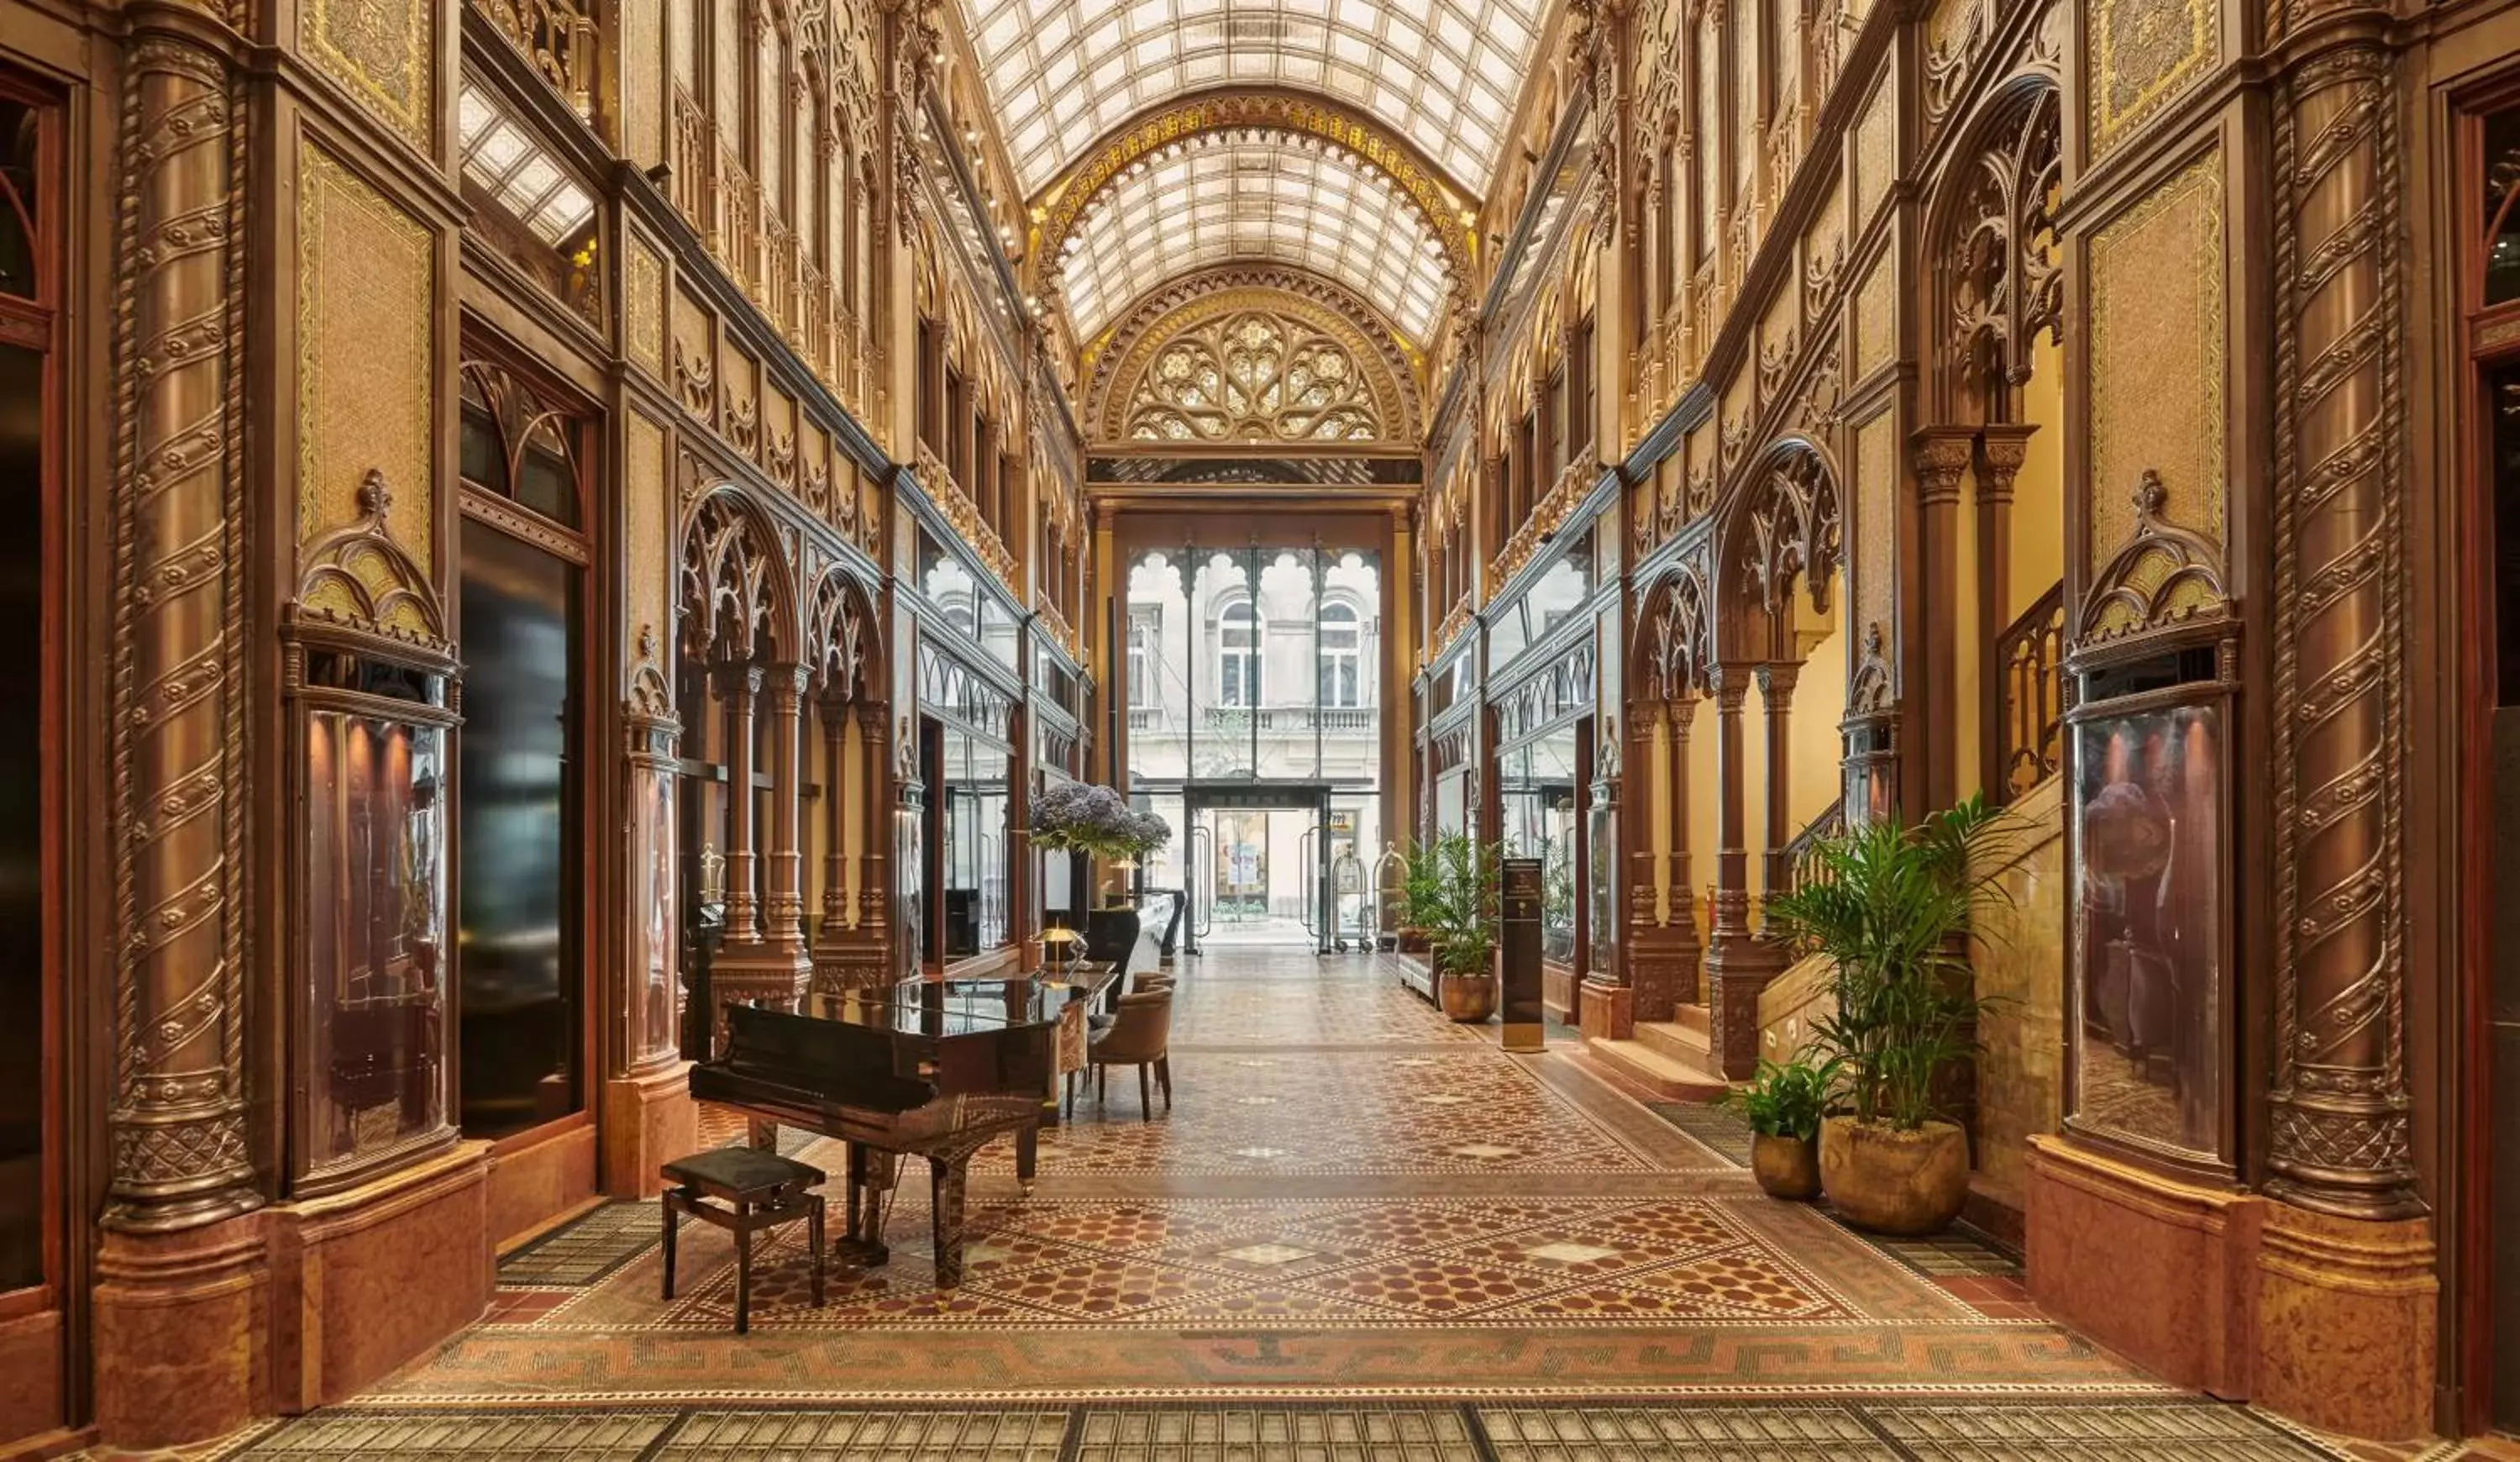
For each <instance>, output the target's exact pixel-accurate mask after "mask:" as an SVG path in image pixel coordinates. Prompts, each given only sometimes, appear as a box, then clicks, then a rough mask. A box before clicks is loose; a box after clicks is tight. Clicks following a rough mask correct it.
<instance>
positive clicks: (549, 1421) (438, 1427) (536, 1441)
mask: <svg viewBox="0 0 2520 1462" xmlns="http://www.w3.org/2000/svg"><path fill="white" fill-rule="evenodd" d="M676 1420H677V1417H676V1415H675V1413H673V1412H671V1411H608V1412H589V1411H567V1412H559V1413H548V1412H534V1411H514V1412H488V1413H482V1412H471V1413H452V1414H449V1413H427V1412H424V1413H417V1414H409V1415H404V1414H394V1413H387V1414H382V1415H379V1414H373V1413H366V1412H319V1413H317V1414H316V1415H313V1416H308V1417H302V1418H299V1419H298V1420H296V1421H293V1422H291V1423H288V1424H286V1425H284V1426H282V1427H281V1428H280V1429H279V1430H277V1431H275V1432H272V1433H270V1434H268V1435H267V1436H265V1437H264V1438H263V1439H260V1440H258V1441H255V1442H253V1443H251V1444H250V1445H248V1447H247V1448H246V1449H245V1450H244V1451H242V1452H241V1453H237V1454H236V1455H239V1456H243V1457H250V1458H265V1457H268V1458H290V1459H304V1462H313V1459H321V1458H333V1457H358V1458H377V1459H401V1458H410V1459H414V1462H418V1459H423V1458H431V1457H484V1458H501V1459H513V1462H634V1459H636V1458H639V1457H641V1456H644V1455H646V1454H647V1451H648V1448H649V1446H650V1445H652V1443H653V1442H654V1441H655V1440H656V1439H657V1438H658V1437H660V1436H662V1435H664V1433H665V1431H666V1429H667V1428H669V1427H671V1426H673V1425H674V1423H675V1421H676Z"/></svg>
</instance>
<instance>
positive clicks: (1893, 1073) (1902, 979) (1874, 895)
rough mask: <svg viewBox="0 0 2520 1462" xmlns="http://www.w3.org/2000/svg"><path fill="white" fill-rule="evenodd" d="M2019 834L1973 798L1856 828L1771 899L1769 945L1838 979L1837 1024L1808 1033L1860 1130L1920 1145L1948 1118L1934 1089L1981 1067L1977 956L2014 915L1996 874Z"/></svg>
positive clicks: (1825, 846) (1828, 842)
mask: <svg viewBox="0 0 2520 1462" xmlns="http://www.w3.org/2000/svg"><path fill="white" fill-rule="evenodd" d="M2016 827H2017V823H2016V821H2015V820H2014V819H2012V818H2010V817H2008V816H2007V815H2006V814H2005V813H2004V812H2003V809H2002V808H2000V807H1995V806H1992V805H1990V804H1989V803H1988V802H1987V801H1986V800H1985V798H1984V797H1983V796H1979V795H1973V796H1971V797H1970V798H1969V799H1968V800H1965V801H1963V802H1960V803H1959V804H1958V805H1957V806H1954V807H1952V808H1950V809H1949V810H1947V811H1943V812H1937V813H1935V814H1933V815H1932V816H1930V817H1927V818H1926V819H1925V820H1924V821H1922V822H1920V823H1918V824H1916V825H1915V826H1913V827H1907V826H1903V825H1902V824H1901V823H1900V822H1899V821H1898V820H1897V819H1895V818H1891V819H1883V820H1880V821H1876V822H1872V823H1869V824H1868V825H1865V826H1863V827H1858V828H1851V829H1849V830H1848V831H1846V832H1844V833H1841V834H1838V835H1836V836H1835V837H1831V838H1827V839H1823V840H1822V841H1821V842H1820V843H1819V844H1818V845H1816V846H1815V848H1814V850H1813V866H1812V872H1811V874H1810V875H1809V876H1808V877H1807V878H1806V879H1805V881H1804V882H1803V883H1802V884H1801V885H1800V886H1799V887H1796V888H1793V889H1788V890H1785V891H1780V892H1778V893H1776V894H1774V895H1772V896H1771V897H1770V898H1769V900H1768V905H1767V921H1768V922H1767V932H1768V934H1769V935H1770V936H1772V937H1777V938H1780V939H1782V940H1783V941H1784V942H1785V943H1786V944H1788V945H1789V946H1791V947H1792V948H1793V949H1794V950H1795V951H1796V952H1797V953H1798V954H1820V955H1823V956H1824V957H1826V958H1827V959H1828V961H1829V963H1830V965H1831V967H1832V973H1831V976H1830V987H1831V993H1832V994H1834V995H1835V996H1836V1002H1837V1010H1836V1013H1835V1014H1833V1015H1829V1016H1824V1017H1820V1018H1817V1019H1815V1020H1814V1021H1813V1022H1812V1030H1813V1033H1814V1036H1815V1038H1816V1040H1817V1042H1818V1044H1819V1045H1821V1046H1822V1047H1823V1048H1825V1049H1827V1050H1828V1051H1830V1052H1833V1053H1834V1054H1835V1056H1836V1057H1837V1058H1838V1059H1839V1060H1840V1061H1842V1062H1843V1066H1842V1068H1841V1070H1840V1074H1839V1080H1838V1084H1839V1085H1840V1087H1841V1088H1842V1096H1843V1102H1844V1106H1845V1107H1846V1109H1847V1110H1849V1111H1850V1112H1851V1114H1852V1115H1853V1116H1854V1117H1855V1118H1856V1119H1857V1120H1859V1121H1865V1122H1874V1121H1879V1122H1887V1123H1888V1124H1889V1125H1890V1126H1892V1127H1894V1128H1897V1129H1899V1130H1902V1131H1913V1130H1914V1129H1916V1128H1917V1127H1920V1126H1922V1125H1924V1123H1925V1122H1927V1121H1928V1120H1932V1119H1937V1118H1940V1117H1941V1116H1943V1112H1942V1107H1941V1103H1940V1101H1939V1100H1938V1092H1937V1081H1938V1077H1939V1076H1940V1075H1941V1074H1942V1073H1943V1072H1944V1071H1945V1070H1947V1069H1950V1068H1952V1067H1955V1066H1958V1065H1960V1064H1963V1063H1965V1062H1967V1061H1969V1060H1971V1059H1973V1058H1974V1056H1975V1055H1976V1050H1975V1047H1974V1045H1973V1043H1972V1041H1971V1040H1970V1039H1969V1038H1967V1037H1968V1032H1969V1030H1970V1028H1971V1026H1972V1023H1973V1022H1974V1021H1975V1020H1976V1018H1977V1017H1978V1015H1979V1014H1980V1012H1981V1011H1982V1010H1983V1009H1984V1008H1985V1006H1986V1004H1987V1002H1985V1001H1982V1000H1980V999H1979V998H1978V997H1977V995H1976V994H1975V992H1974V990H1973V989H1972V987H1971V975H1970V969H1969V958H1968V956H1969V949H1970V946H1971V943H1972V941H1982V940H1984V939H1985V938H1986V937H1987V936H1986V934H1985V930H1984V922H1983V920H1981V919H1980V918H1979V917H1978V916H1979V915H1980V914H1981V913H1983V912H1984V911H1985V910H1986V909H1987V908H1988V907H1989V906H1990V905H1995V904H2002V903H2006V902H2008V901H2009V895H2008V894H2007V893H2006V892H2005V891H2004V889H2003V885H2002V884H2001V883H2000V882H1998V874H1999V871H2000V870H2001V868H2002V867H2003V864H2004V862H2005V861H2006V859H2005V856H2004V855H2005V853H2006V851H2007V849H2008V846H2009V844H2010V841H2011V839H2012V838H2013V836H2014V833H2015V829H2016Z"/></svg>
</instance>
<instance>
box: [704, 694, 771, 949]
mask: <svg viewBox="0 0 2520 1462" xmlns="http://www.w3.org/2000/svg"><path fill="white" fill-rule="evenodd" d="M710 683H711V685H712V686H713V687H714V688H715V689H716V691H717V704H718V709H719V712H720V715H721V718H722V719H721V724H722V726H723V727H724V734H725V737H726V942H727V947H729V948H735V947H738V946H740V945H744V944H755V943H759V942H760V941H761V899H760V892H759V886H758V884H757V883H756V882H755V879H754V868H755V864H756V863H757V862H758V859H757V857H756V856H755V854H754V852H753V829H752V711H753V700H754V698H755V697H756V696H758V695H759V694H760V693H761V667H760V666H759V665H753V664H721V665H719V666H717V667H716V668H715V670H713V671H712V672H711V675H710Z"/></svg>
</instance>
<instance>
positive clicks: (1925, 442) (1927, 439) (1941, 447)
mask: <svg viewBox="0 0 2520 1462" xmlns="http://www.w3.org/2000/svg"><path fill="white" fill-rule="evenodd" d="M1976 451H1977V429H1976V428H1974V427H1923V428H1919V429H1918V430H1917V431H1916V433H1915V434H1913V435H1912V436H1910V437H1909V438H1908V454H1909V461H1910V463H1911V464H1912V465H1913V467H1914V468H1915V471H1916V500H1917V501H1918V502H1920V503H1923V504H1924V505H1925V506H1926V507H1929V508H1933V507H1948V506H1951V505H1952V504H1955V503H1957V502H1958V501H1959V500H1960V474H1962V473H1964V472H1966V471H1968V467H1969V462H1970V461H1971V459H1972V458H1973V457H1974V456H1975V455H1976Z"/></svg>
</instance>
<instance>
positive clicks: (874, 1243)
mask: <svg viewBox="0 0 2520 1462" xmlns="http://www.w3.org/2000/svg"><path fill="white" fill-rule="evenodd" d="M900 1163H901V1159H900V1157H899V1155H897V1154H894V1153H887V1152H880V1151H877V1149H874V1148H871V1147H868V1146H867V1145H866V1144H864V1143H862V1142H852V1143H850V1144H849V1227H848V1236H847V1237H846V1238H845V1239H843V1240H842V1241H841V1243H840V1257H841V1259H842V1260H843V1261H844V1262H847V1263H849V1264H853V1265H855V1266H857V1267H858V1268H861V1269H874V1268H878V1267H880V1266H881V1265H882V1264H883V1263H884V1262H885V1261H886V1260H887V1259H889V1258H891V1257H892V1251H891V1250H889V1249H887V1248H885V1247H884V1243H883V1217H884V1212H885V1211H886V1210H887V1209H889V1208H890V1207H891V1206H892V1185H893V1182H894V1180H895V1178H896V1176H897V1175H898V1173H899V1171H900Z"/></svg>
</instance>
